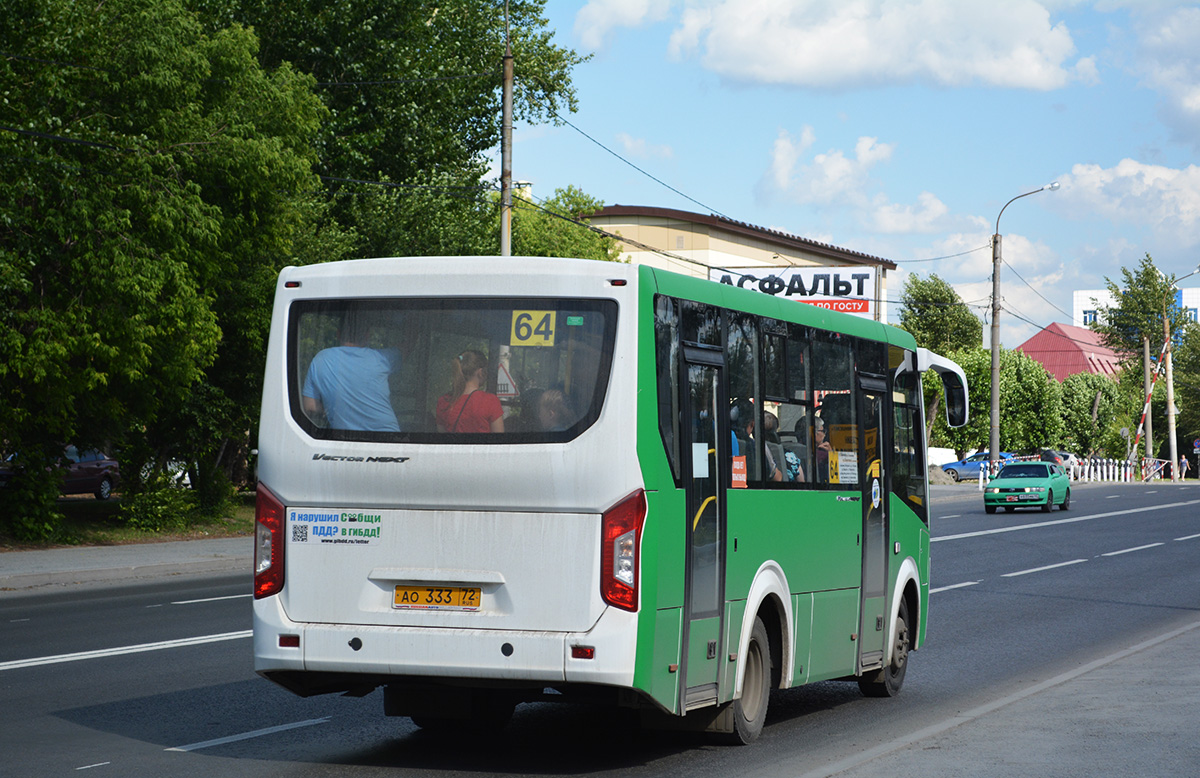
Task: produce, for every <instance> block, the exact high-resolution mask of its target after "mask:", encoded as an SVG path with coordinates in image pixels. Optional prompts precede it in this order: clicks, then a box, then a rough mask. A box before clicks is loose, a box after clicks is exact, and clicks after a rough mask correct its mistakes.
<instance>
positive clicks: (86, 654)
mask: <svg viewBox="0 0 1200 778" xmlns="http://www.w3.org/2000/svg"><path fill="white" fill-rule="evenodd" d="M253 635H254V632H253V631H252V630H248V629H246V630H242V631H240V632H222V633H221V634H219V635H200V636H198V637H194V638H181V639H179V640H163V641H160V642H157V643H140V644H138V645H136V646H118V647H117V648H102V649H99V650H97V651H80V652H78V653H74V654H56V655H55V656H39V657H34V658H32V659H17V660H14V661H11V662H0V672H3V671H4V670H19V669H21V668H23V667H39V666H41V665H56V664H61V663H63V662H80V661H83V660H85V659H102V658H104V657H108V656H123V655H125V654H140V653H143V652H145V651H162V650H164V649H167V648H184V647H185V646H200V645H204V644H205V643H220V642H221V641H224V640H241V639H242V638H248V637H252V636H253Z"/></svg>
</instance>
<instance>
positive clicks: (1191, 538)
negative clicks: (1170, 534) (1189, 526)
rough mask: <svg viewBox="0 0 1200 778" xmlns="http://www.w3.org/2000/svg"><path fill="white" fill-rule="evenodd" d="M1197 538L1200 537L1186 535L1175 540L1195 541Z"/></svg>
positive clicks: (1199, 536)
mask: <svg viewBox="0 0 1200 778" xmlns="http://www.w3.org/2000/svg"><path fill="white" fill-rule="evenodd" d="M1196 538H1200V535H1184V536H1183V537H1181V538H1175V539H1176V540H1195V539H1196Z"/></svg>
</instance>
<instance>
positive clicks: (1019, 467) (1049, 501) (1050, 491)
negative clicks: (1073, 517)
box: [983, 461, 1071, 513]
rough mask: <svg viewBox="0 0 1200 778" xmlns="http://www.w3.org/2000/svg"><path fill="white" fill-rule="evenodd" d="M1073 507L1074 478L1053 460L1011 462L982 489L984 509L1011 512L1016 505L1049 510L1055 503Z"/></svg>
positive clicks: (1066, 507) (989, 511)
mask: <svg viewBox="0 0 1200 778" xmlns="http://www.w3.org/2000/svg"><path fill="white" fill-rule="evenodd" d="M1056 504H1057V505H1058V506H1059V507H1060V508H1061V509H1062V510H1064V511H1065V510H1067V509H1069V508H1070V507H1071V479H1070V477H1069V476H1068V475H1067V471H1066V470H1064V469H1063V468H1062V466H1061V465H1057V464H1055V463H1053V462H1041V461H1038V462H1010V463H1009V464H1007V465H1005V466H1004V467H1002V468H1000V472H999V473H997V474H996V477H995V478H993V479H992V480H991V481H989V482H988V485H987V487H985V488H984V490H983V509H984V510H985V511H987V512H988V513H995V512H996V508H998V507H1001V506H1003V507H1004V510H1006V511H1008V512H1010V513H1011V512H1012V511H1014V510H1016V509H1017V508H1041V509H1042V510H1043V511H1045V512H1047V513H1049V512H1050V510H1051V509H1053V507H1054V506H1055V505H1056Z"/></svg>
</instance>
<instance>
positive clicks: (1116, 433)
mask: <svg viewBox="0 0 1200 778" xmlns="http://www.w3.org/2000/svg"><path fill="white" fill-rule="evenodd" d="M1062 392H1063V422H1064V424H1065V434H1064V437H1063V445H1065V446H1066V447H1067V448H1068V449H1070V450H1071V451H1074V452H1075V453H1076V454H1078V455H1079V456H1081V457H1087V456H1090V455H1093V454H1094V455H1097V456H1102V457H1111V458H1117V459H1120V458H1124V456H1125V453H1126V452H1125V448H1126V442H1125V441H1126V438H1125V437H1123V436H1121V434H1120V430H1121V429H1122V428H1124V429H1125V430H1126V433H1127V434H1129V435H1132V434H1133V431H1134V430H1133V428H1131V427H1130V426H1129V419H1130V417H1131V416H1132V413H1133V410H1134V409H1133V408H1132V407H1131V403H1130V399H1131V398H1130V397H1129V394H1128V393H1127V392H1123V391H1122V390H1121V386H1120V385H1119V384H1118V383H1117V382H1116V381H1114V380H1112V379H1111V378H1108V377H1106V376H1102V375H1098V374H1096V373H1075V374H1074V375H1072V376H1069V377H1068V378H1067V379H1066V380H1065V381H1063V383H1062ZM1138 410H1139V412H1140V409H1138ZM1139 415H1140V414H1139ZM1136 424H1137V420H1136V418H1135V419H1134V426H1135V427H1136Z"/></svg>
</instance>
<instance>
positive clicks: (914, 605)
mask: <svg viewBox="0 0 1200 778" xmlns="http://www.w3.org/2000/svg"><path fill="white" fill-rule="evenodd" d="M929 368H932V369H934V370H936V371H937V372H938V373H939V374H940V375H941V378H942V383H943V386H944V389H945V395H946V410H947V417H948V421H949V423H950V424H951V425H960V424H962V423H964V422H965V420H966V414H967V408H966V402H967V400H966V397H967V387H966V380H965V377H964V375H963V372H962V370H961V369H960V368H959V367H958V366H957V365H955V364H954V363H953V362H951V361H949V360H946V359H943V358H941V357H939V356H937V355H936V354H933V353H930V352H928V351H926V350H924V349H919V348H917V347H916V344H915V342H914V341H913V339H912V337H911V336H910V335H908V334H907V333H905V332H903V331H902V330H899V329H896V328H893V327H889V326H886V325H883V324H879V323H877V322H872V321H868V320H864V319H860V318H856V317H853V316H849V315H845V314H839V313H835V312H831V311H827V310H824V309H822V308H818V307H815V306H810V305H805V304H802V303H796V302H791V301H787V300H780V299H776V298H773V297H770V296H768V295H764V294H760V293H758V292H753V291H748V290H743V289H738V288H736V287H733V286H729V285H724V284H720V283H715V282H711V281H707V280H702V279H697V278H690V277H685V276H680V275H677V274H673V273H668V272H664V271H661V270H656V269H654V268H651V267H647V266H641V267H637V266H630V265H625V264H616V263H607V262H592V261H584V260H571V259H545V258H518V257H513V258H497V257H431V258H391V259H368V260H357V261H350V262H338V263H328V264H320V265H313V266H308V267H301V268H287V269H285V270H284V271H283V272H282V273H281V274H280V277H279V281H278V286H277V289H276V296H275V305H274V312H273V321H272V327H271V335H270V342H269V346H268V352H267V366H266V377H265V385H264V392H263V404H262V420H261V428H260V433H259V434H260V438H259V466H258V476H259V487H258V506H257V536H256V555H255V578H254V596H255V601H254V653H255V669H256V670H257V672H258V673H259V674H260V675H262V676H264V677H266V678H268V679H270V680H272V681H274V682H276V683H278V684H280V685H282V686H284V687H285V688H287V689H289V690H291V691H293V692H295V693H297V694H299V695H303V696H308V695H314V694H323V693H329V692H348V693H351V694H366V693H368V692H370V691H372V690H374V689H377V688H379V687H383V689H384V694H383V698H384V710H385V713H387V714H388V715H398V716H411V717H412V718H413V719H414V721H416V722H417V723H418V724H420V725H421V726H431V727H432V726H442V725H457V723H460V722H463V721H471V722H472V723H473V724H475V725H486V724H492V725H494V724H498V723H502V722H504V721H506V720H507V717H508V716H510V715H511V713H512V710H513V708H514V706H515V705H516V704H518V703H521V702H525V701H534V700H545V699H554V700H572V699H580V700H587V701H592V702H607V703H611V704H613V705H619V706H625V707H633V708H639V709H641V710H642V711H643V713H644V714H645V715H646V716H647V718H650V719H657V720H659V721H660V722H663V723H667V724H676V725H680V726H688V727H698V728H703V729H708V730H711V731H715V732H720V733H725V734H726V735H727V736H728V737H729V738H730V739H733V740H735V741H740V742H749V741H751V740H753V739H754V738H755V737H757V735H758V734H759V732H760V731H761V728H762V725H763V720H764V717H765V716H766V711H767V703H768V699H769V696H770V694H769V693H770V690H771V689H775V688H789V687H793V686H799V685H802V684H807V683H812V682H815V681H823V680H829V679H843V680H848V681H857V683H858V684H859V685H860V686H861V688H862V690H863V691H864V692H865V693H866V694H867V695H870V696H891V695H894V694H896V693H897V692H898V691H899V689H900V686H901V684H902V682H903V681H904V675H905V670H906V667H907V658H908V652H909V651H911V650H913V649H916V648H918V647H919V646H920V645H921V643H922V642H923V640H924V638H925V630H926V614H927V611H928V600H929V547H930V543H929V504H928V485H927V472H926V461H925V438H924V435H923V432H922V431H923V429H924V418H923V417H924V413H923V408H922V392H921V388H920V387H921V383H920V375H921V373H922V371H924V370H926V369H929Z"/></svg>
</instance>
